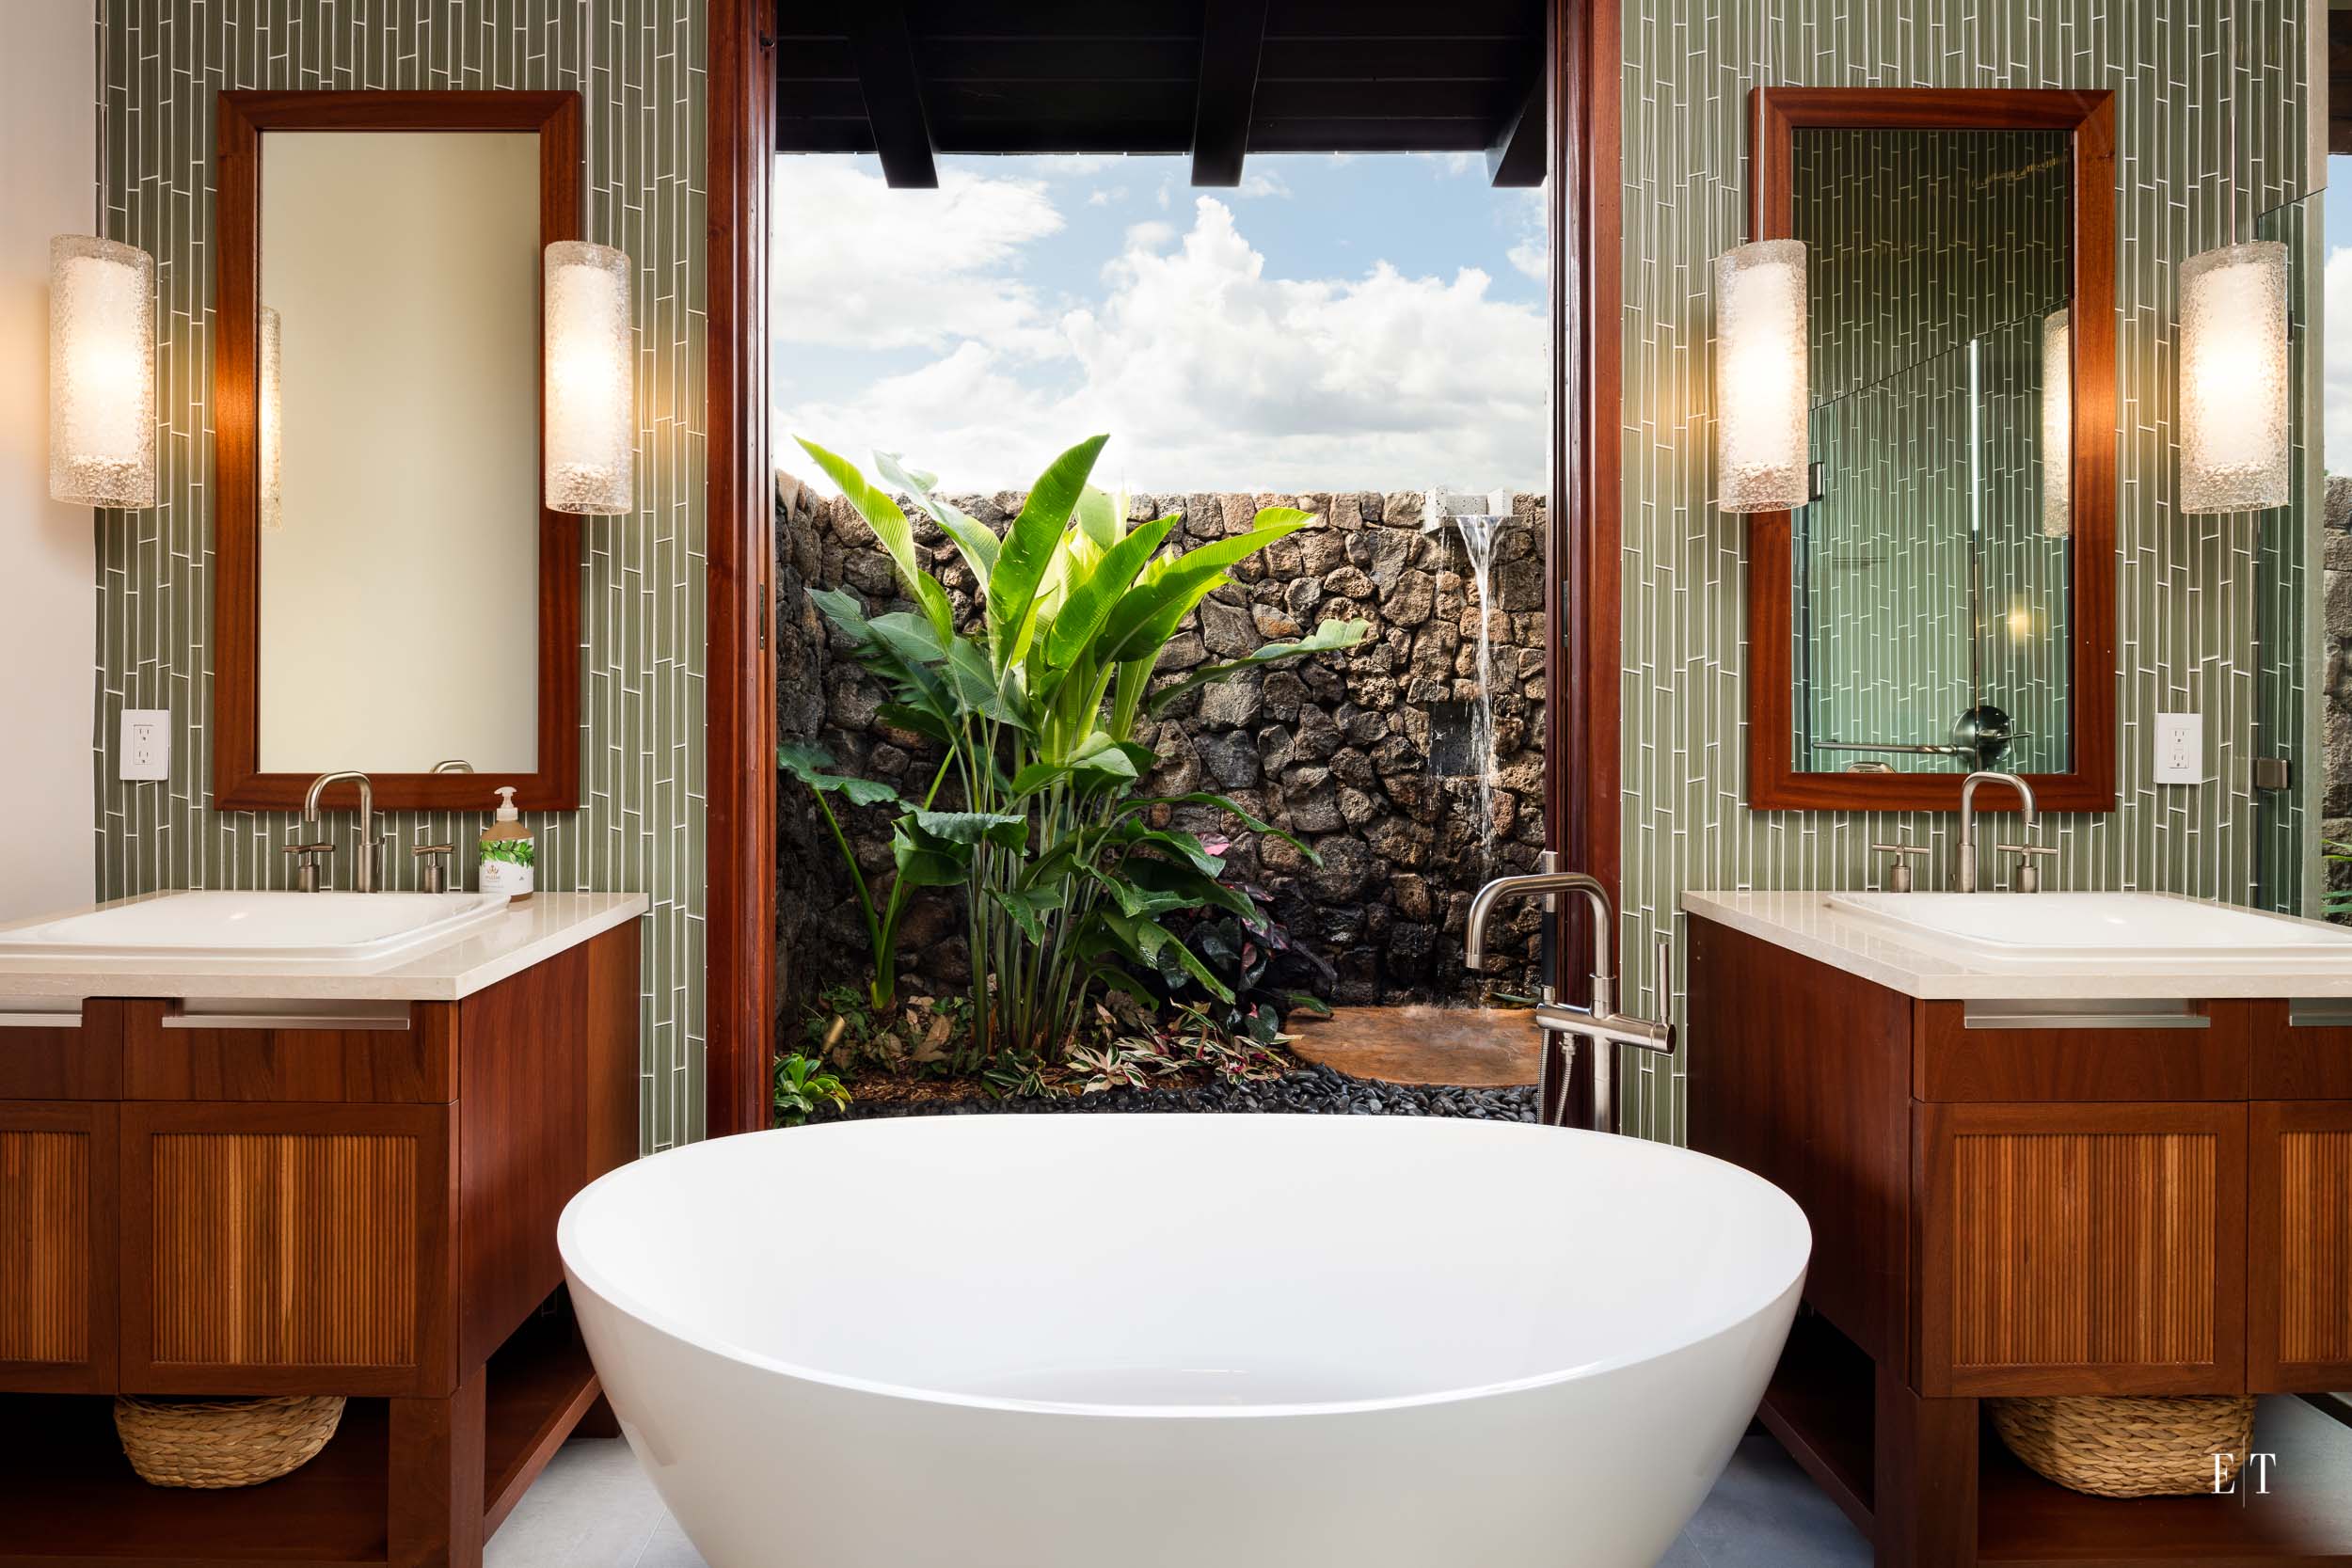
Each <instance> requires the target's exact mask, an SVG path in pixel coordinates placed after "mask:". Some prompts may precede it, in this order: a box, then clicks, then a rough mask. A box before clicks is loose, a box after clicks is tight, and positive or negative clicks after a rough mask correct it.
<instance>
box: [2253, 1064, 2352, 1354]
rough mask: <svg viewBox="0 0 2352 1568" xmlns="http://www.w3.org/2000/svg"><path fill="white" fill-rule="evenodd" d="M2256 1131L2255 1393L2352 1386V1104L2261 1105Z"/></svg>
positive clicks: (2256, 1107)
mask: <svg viewBox="0 0 2352 1568" xmlns="http://www.w3.org/2000/svg"><path fill="white" fill-rule="evenodd" d="M2250 1134H2251V1141H2250V1144H2249V1151H2250V1160H2251V1165H2252V1182H2251V1190H2250V1192H2249V1200H2248V1217H2249V1229H2250V1232H2251V1234H2252V1236H2253V1238H2254V1248H2253V1254H2252V1256H2253V1266H2252V1269H2251V1271H2250V1273H2249V1277H2248V1279H2247V1308H2248V1312H2249V1333H2248V1344H2247V1358H2248V1366H2247V1377H2248V1382H2249V1387H2250V1388H2251V1389H2252V1390H2253V1391H2254V1392H2256V1393H2287V1392H2294V1391H2298V1390H2304V1391H2308V1390H2312V1389H2344V1388H2352V1101H2343V1100H2332V1101H2257V1102H2256V1103H2255V1104H2254V1105H2253V1106H2252V1108H2251V1122H2250Z"/></svg>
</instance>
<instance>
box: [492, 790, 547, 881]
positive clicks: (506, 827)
mask: <svg viewBox="0 0 2352 1568" xmlns="http://www.w3.org/2000/svg"><path fill="white" fill-rule="evenodd" d="M498 796H499V809H498V815H497V816H495V817H493V818H492V819H491V822H490V825H489V826H488V827H486V828H485V829H483V830H482V891H483V892H485V893H503V894H505V895H507V897H508V898H509V899H510V900H512V901H513V902H515V903H518V904H519V903H521V902H522V901H523V900H524V899H526V898H528V897H530V896H531V894H532V889H533V888H534V887H535V886H536V885H537V882H538V872H537V859H538V857H537V855H536V854H535V853H534V852H533V849H532V839H531V830H530V829H529V828H526V827H524V826H523V819H522V813H521V812H518V811H516V809H515V789H514V786H513V785H512V784H503V785H501V786H500V788H499V792H498Z"/></svg>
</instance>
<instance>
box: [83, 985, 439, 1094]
mask: <svg viewBox="0 0 2352 1568" xmlns="http://www.w3.org/2000/svg"><path fill="white" fill-rule="evenodd" d="M123 1006H124V1013H123V1026H122V1027H123V1042H122V1079H123V1096H124V1098H125V1099H129V1100H186V1101H329V1102H331V1101H358V1102H368V1103H376V1104H395V1105H397V1104H441V1103H446V1102H447V1101H452V1100H454V1099H456V1098H457V1069H456V1052H455V1049H454V1047H455V1036H456V1008H455V1007H454V1006H451V1005H449V1004H446V1003H434V1002H416V1003H396V1004H389V1005H388V1004H383V1003H366V1004H331V1003H321V1004H319V1005H318V1006H317V1007H316V1009H315V1010H313V1011H311V1012H310V1013H308V1014H303V1013H291V1012H276V1013H246V1014H240V1013H237V1012H232V1011H230V1010H229V1008H230V1006H234V1005H233V1004H204V1005H189V1004H183V1003H178V1002H130V1003H126V1004H124V1005H123ZM199 1009H200V1010H199Z"/></svg>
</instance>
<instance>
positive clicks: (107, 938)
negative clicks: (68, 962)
mask: <svg viewBox="0 0 2352 1568" xmlns="http://www.w3.org/2000/svg"><path fill="white" fill-rule="evenodd" d="M505 908H506V895H503V894H493V893H226V892H189V893H164V894H157V895H154V896H152V897H149V898H135V899H132V900H130V901H128V902H125V903H120V904H114V905H110V906H108V907H107V908H105V909H102V910H92V911H89V912H88V913H87V914H74V915H67V916H65V917H63V918H62V919H58V920H49V921H42V922H39V923H37V924H34V925H29V926H19V927H11V928H9V929H7V930H0V958H58V959H68V958H75V959H78V958H101V959H125V958H170V959H172V960H174V961H179V960H184V959H222V960H228V959H236V960H251V959H269V960H272V961H283V962H287V963H294V964H315V963H355V962H367V961H372V960H374V959H378V958H389V957H391V956H393V955H394V954H398V953H404V952H406V951H408V950H410V949H412V948H417V947H422V946H427V945H429V944H432V943H435V942H442V941H445V940H447V939H448V938H450V937H452V936H454V935H456V934H458V933H459V932H461V931H464V930H466V929H467V928H468V927H473V926H476V925H479V924H481V923H482V922H485V921H487V920H490V919H493V918H495V917H496V916H497V915H498V914H499V913H500V911H502V910H504V909H505Z"/></svg>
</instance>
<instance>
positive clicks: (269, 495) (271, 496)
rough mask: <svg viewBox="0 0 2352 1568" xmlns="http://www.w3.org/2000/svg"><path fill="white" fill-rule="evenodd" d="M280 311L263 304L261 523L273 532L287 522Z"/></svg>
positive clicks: (260, 423) (260, 421) (260, 422)
mask: <svg viewBox="0 0 2352 1568" xmlns="http://www.w3.org/2000/svg"><path fill="white" fill-rule="evenodd" d="M283 362H284V361H283V356H282V355H281V354H280V352H279V343H278V312H277V311H275V310H273V309H270V308H269V307H268V306H266V305H264V306H262V406H261V418H260V420H258V421H257V422H258V423H259V425H260V427H261V432H262V527H263V528H264V529H267V530H268V531H271V532H272V533H275V532H277V531H278V530H280V529H282V528H284V527H285V526H286V486H285V476H286V424H285V419H284V403H285V400H284V398H283V396H282V395H281V391H280V388H282V387H283V386H284V382H283V380H282V379H281V378H280V373H279V366H280V365H281V364H282V363H283Z"/></svg>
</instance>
